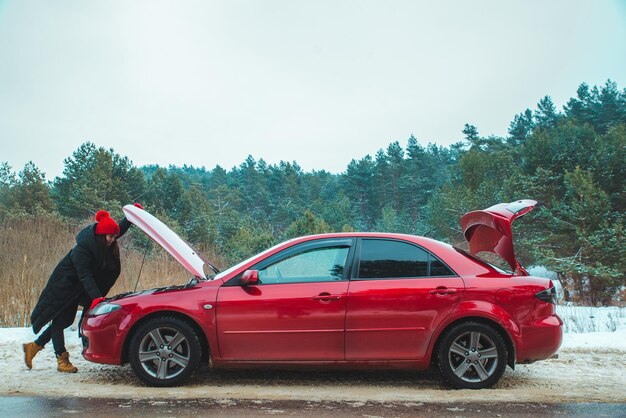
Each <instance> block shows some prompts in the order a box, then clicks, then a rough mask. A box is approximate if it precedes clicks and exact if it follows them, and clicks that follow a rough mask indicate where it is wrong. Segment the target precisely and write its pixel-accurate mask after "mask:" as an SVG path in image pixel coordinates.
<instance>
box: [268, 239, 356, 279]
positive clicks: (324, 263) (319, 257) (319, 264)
mask: <svg viewBox="0 0 626 418" xmlns="http://www.w3.org/2000/svg"><path fill="white" fill-rule="evenodd" d="M349 251H350V248H349V247H325V248H315V249H311V250H308V251H304V252H302V253H298V254H294V255H292V256H290V257H288V258H286V259H282V260H280V261H277V262H276V263H273V264H271V265H269V266H267V267H264V268H262V269H260V270H259V279H260V281H261V283H262V284H274V283H305V282H328V281H335V280H343V279H344V277H345V276H344V268H345V265H346V259H347V257H348V252H349Z"/></svg>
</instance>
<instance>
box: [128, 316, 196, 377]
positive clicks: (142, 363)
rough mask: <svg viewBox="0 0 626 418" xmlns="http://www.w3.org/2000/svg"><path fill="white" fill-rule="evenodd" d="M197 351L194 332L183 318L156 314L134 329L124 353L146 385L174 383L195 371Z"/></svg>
mask: <svg viewBox="0 0 626 418" xmlns="http://www.w3.org/2000/svg"><path fill="white" fill-rule="evenodd" d="M201 353H202V350H201V347H200V340H199V338H198V335H197V334H196V332H195V331H194V330H193V328H192V327H191V326H190V325H189V324H188V323H187V322H185V321H183V320H180V319H178V318H173V317H158V318H154V319H151V320H149V321H148V322H146V323H145V324H143V325H142V326H141V327H140V328H139V329H138V330H137V332H136V333H135V334H134V335H133V337H132V339H131V341H130V346H129V353H128V354H129V361H130V365H131V367H132V369H133V371H134V372H135V375H136V376H137V377H138V378H139V379H140V380H141V381H143V382H144V383H146V384H147V385H149V386H176V385H179V384H181V383H182V382H183V381H185V380H186V379H187V378H189V377H190V376H191V375H192V374H193V373H194V372H195V371H196V369H197V368H198V365H199V363H200V357H201Z"/></svg>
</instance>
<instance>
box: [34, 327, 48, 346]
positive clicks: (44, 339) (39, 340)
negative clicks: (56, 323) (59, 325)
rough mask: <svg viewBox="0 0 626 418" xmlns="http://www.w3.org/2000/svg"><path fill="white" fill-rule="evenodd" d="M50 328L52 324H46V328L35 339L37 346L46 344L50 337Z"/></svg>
mask: <svg viewBox="0 0 626 418" xmlns="http://www.w3.org/2000/svg"><path fill="white" fill-rule="evenodd" d="M50 328H52V325H48V326H47V327H46V329H45V330H44V331H43V332H42V333H41V334H40V335H39V337H37V339H35V343H36V344H37V345H38V346H40V347H43V346H45V345H46V344H48V342H49V341H50V339H51V338H52V331H51V330H50Z"/></svg>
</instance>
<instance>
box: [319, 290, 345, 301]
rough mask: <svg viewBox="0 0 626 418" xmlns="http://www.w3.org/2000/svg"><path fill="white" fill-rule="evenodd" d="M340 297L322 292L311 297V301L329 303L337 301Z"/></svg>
mask: <svg viewBox="0 0 626 418" xmlns="http://www.w3.org/2000/svg"><path fill="white" fill-rule="evenodd" d="M339 299H341V295H331V294H330V293H328V292H322V293H320V294H319V295H317V296H313V300H319V301H320V302H330V301H331V300H339Z"/></svg>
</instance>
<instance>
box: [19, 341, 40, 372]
mask: <svg viewBox="0 0 626 418" xmlns="http://www.w3.org/2000/svg"><path fill="white" fill-rule="evenodd" d="M22 348H23V349H24V363H26V367H28V368H29V369H32V368H33V358H34V357H35V355H37V353H38V352H40V351H41V350H43V347H42V346H40V345H39V344H37V343H36V342H34V341H33V342H32V343H27V344H22Z"/></svg>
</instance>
